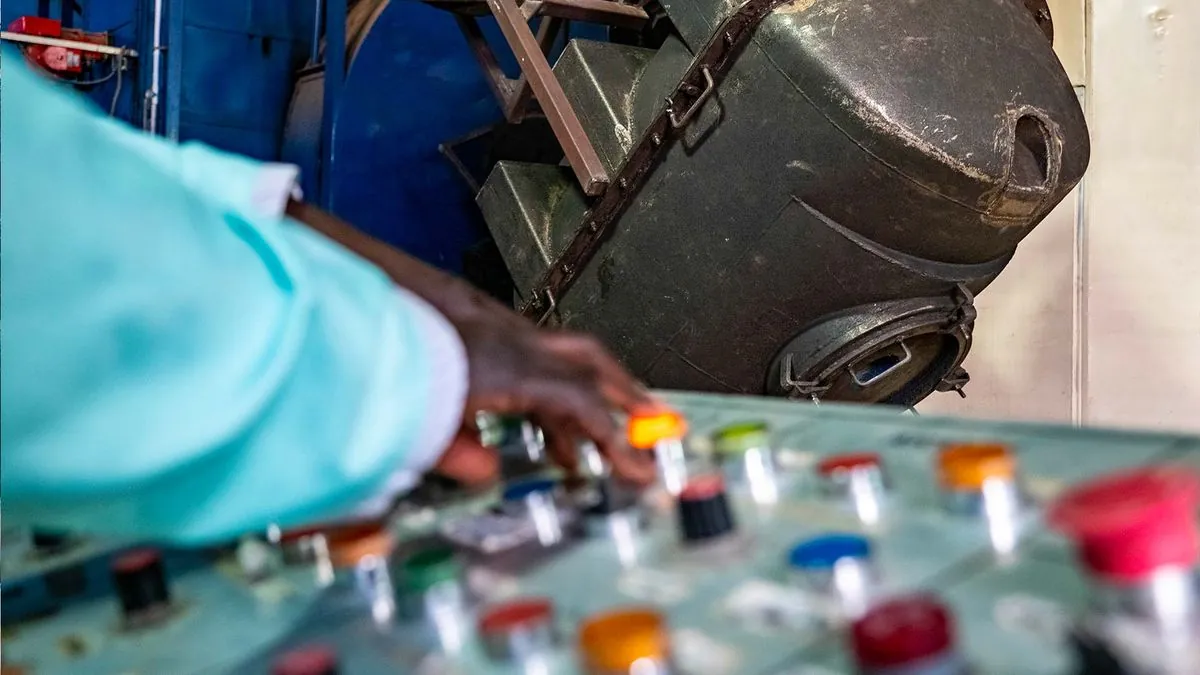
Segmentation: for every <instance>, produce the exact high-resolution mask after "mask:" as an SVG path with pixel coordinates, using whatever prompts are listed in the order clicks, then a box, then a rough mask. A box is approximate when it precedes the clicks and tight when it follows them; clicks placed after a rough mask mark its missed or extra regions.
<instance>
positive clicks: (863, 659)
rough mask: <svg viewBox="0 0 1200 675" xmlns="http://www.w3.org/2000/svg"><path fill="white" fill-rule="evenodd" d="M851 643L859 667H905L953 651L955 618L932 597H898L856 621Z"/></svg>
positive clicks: (852, 630)
mask: <svg viewBox="0 0 1200 675" xmlns="http://www.w3.org/2000/svg"><path fill="white" fill-rule="evenodd" d="M851 642H852V644H853V648H854V656H855V658H856V659H857V660H858V665H859V666H860V667H863V668H890V667H895V666H904V665H908V664H911V663H913V662H915V661H920V660H922V659H927V658H930V657H933V656H937V655H939V654H942V653H945V652H946V651H947V650H949V649H951V648H952V647H953V646H954V619H953V618H952V617H951V616H950V612H949V611H948V610H947V609H946V607H945V606H944V605H943V604H942V603H941V602H940V601H938V599H937V598H934V597H932V596H929V595H912V596H906V597H900V598H895V599H893V600H890V601H888V602H885V603H883V604H882V605H878V606H876V607H875V608H873V609H872V610H871V611H870V612H868V613H867V614H866V615H865V616H863V617H862V618H860V619H859V620H858V621H855V622H854V625H853V626H852V627H851Z"/></svg>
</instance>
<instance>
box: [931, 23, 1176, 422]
mask: <svg viewBox="0 0 1200 675" xmlns="http://www.w3.org/2000/svg"><path fill="white" fill-rule="evenodd" d="M1051 8H1052V11H1053V12H1054V19H1055V28H1056V31H1055V32H1056V40H1055V42H1056V45H1055V47H1056V50H1057V51H1058V53H1059V57H1060V58H1061V59H1062V61H1063V64H1064V66H1065V68H1066V70H1067V72H1068V74H1069V75H1071V78H1072V81H1073V82H1074V83H1075V84H1076V85H1078V86H1079V87H1080V89H1079V91H1080V93H1081V95H1082V96H1083V98H1084V100H1085V109H1086V111H1087V114H1088V119H1089V125H1090V129H1091V135H1092V161H1091V166H1090V168H1089V170H1088V173H1087V176H1086V177H1085V179H1084V183H1083V185H1082V194H1081V196H1080V197H1079V198H1076V199H1068V200H1066V201H1065V202H1064V203H1063V204H1062V205H1060V207H1059V208H1058V209H1057V210H1056V211H1055V213H1053V214H1052V215H1051V216H1050V217H1049V218H1047V219H1046V221H1045V222H1043V223H1042V224H1041V225H1040V226H1039V227H1038V229H1037V230H1035V231H1034V233H1033V234H1031V235H1030V236H1029V237H1028V238H1027V239H1026V240H1025V241H1024V242H1023V243H1022V244H1021V246H1020V248H1019V249H1018V251H1017V255H1016V257H1015V258H1014V259H1013V262H1012V263H1011V264H1010V266H1009V268H1008V269H1007V270H1006V271H1005V272H1004V274H1003V275H1001V277H1000V279H998V280H997V281H996V282H995V283H994V284H993V285H992V287H991V288H989V289H988V290H987V291H986V292H985V293H983V294H982V295H981V296H980V298H979V300H978V303H979V306H980V319H979V323H978V326H977V329H976V333H975V335H976V338H975V346H974V349H973V351H972V354H971V355H970V357H968V360H967V367H968V370H969V371H970V372H971V375H972V382H971V384H970V385H969V386H968V388H967V391H968V393H969V397H968V398H967V399H966V400H959V399H958V397H957V396H955V395H952V394H935V395H934V396H933V397H931V398H930V399H929V400H927V401H926V402H924V403H923V404H922V405H921V406H920V410H921V411H922V412H924V413H950V414H960V415H968V416H986V417H1004V418H1013V419H1037V420H1051V421H1064V422H1065V421H1074V422H1076V423H1083V424H1091V425H1103V426H1132V427H1150V428H1169V429H1177V430H1191V431H1200V2H1196V0H1160V1H1159V2H1150V1H1147V0H1087V3H1086V5H1085V0H1058V1H1057V2H1055V1H1052V2H1051Z"/></svg>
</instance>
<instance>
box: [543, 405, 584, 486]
mask: <svg viewBox="0 0 1200 675" xmlns="http://www.w3.org/2000/svg"><path fill="white" fill-rule="evenodd" d="M535 423H536V424H537V425H538V426H540V427H541V428H542V434H543V435H544V436H545V438H546V452H547V453H548V454H549V455H550V459H551V460H553V461H554V463H555V464H557V465H559V466H560V467H562V470H563V472H564V473H565V474H566V478H567V480H568V482H569V481H572V480H574V478H575V477H576V475H577V474H578V472H579V454H578V453H577V452H576V449H575V435H574V434H572V433H569V432H568V430H567V429H568V428H569V426H570V425H567V424H563V423H561V422H560V423H558V424H555V423H552V422H550V421H549V420H547V419H545V418H542V419H539V420H535Z"/></svg>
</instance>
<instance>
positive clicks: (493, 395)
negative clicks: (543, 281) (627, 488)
mask: <svg viewBox="0 0 1200 675" xmlns="http://www.w3.org/2000/svg"><path fill="white" fill-rule="evenodd" d="M510 317H513V318H516V321H512V320H510ZM450 320H451V322H452V323H453V324H454V325H455V328H456V329H458V332H459V335H460V336H461V337H462V340H463V345H464V347H465V348H466V352H467V360H468V372H469V383H468V393H467V403H466V408H465V410H464V415H463V418H464V425H463V428H462V429H461V430H460V432H459V434H458V436H457V437H456V438H455V440H454V442H453V443H452V444H451V446H450V448H449V449H448V450H447V451H446V453H445V454H444V455H443V456H442V459H441V460H440V461H439V462H438V464H437V466H436V467H435V471H437V472H438V473H441V474H443V475H447V476H449V477H451V478H455V479H457V480H459V481H461V482H464V483H468V484H476V483H482V482H486V481H488V480H491V479H492V478H494V477H495V474H496V472H497V470H498V468H499V467H498V465H499V461H498V458H497V457H496V456H495V453H494V452H493V451H491V450H489V449H485V448H484V447H483V446H482V445H481V443H480V441H479V433H478V430H477V429H475V425H474V420H475V416H476V414H477V413H479V412H489V413H495V414H500V415H520V416H523V417H526V418H528V419H530V421H532V422H533V423H534V424H537V425H538V426H539V427H541V429H542V432H543V434H544V436H545V439H546V448H547V451H548V453H549V455H550V457H551V458H552V459H553V460H554V461H555V462H556V463H557V464H559V465H560V466H561V467H562V468H563V469H564V470H566V471H567V473H568V475H573V474H574V472H575V470H576V469H577V464H578V456H577V452H576V447H577V445H576V444H577V443H578V442H579V441H581V440H590V441H592V442H594V443H595V444H596V448H597V449H598V450H599V451H600V453H601V455H603V456H604V457H605V458H606V459H607V460H608V461H609V463H610V465H611V466H612V469H613V472H614V473H615V474H616V475H618V476H620V477H622V478H624V479H625V480H628V481H630V482H633V483H636V484H644V483H646V482H649V481H650V480H652V479H653V477H654V467H653V464H652V463H651V462H650V461H649V460H648V459H646V458H644V457H641V456H639V455H637V454H634V453H632V452H630V450H629V448H628V447H627V445H626V443H625V439H624V434H623V433H622V430H621V429H620V428H619V427H618V425H617V424H616V422H615V421H614V420H613V417H612V411H614V410H620V411H623V412H625V413H630V414H632V413H634V412H637V411H642V410H649V409H654V408H657V407H660V404H657V403H656V402H655V401H654V399H653V398H651V397H650V395H649V394H648V393H647V392H646V391H645V389H643V388H642V387H641V386H640V385H639V384H638V383H637V382H636V381H635V380H634V379H633V378H632V377H631V376H630V375H629V374H628V373H627V372H626V371H625V369H624V368H622V367H621V366H620V365H619V364H618V363H617V361H616V359H614V358H613V357H612V355H611V354H609V352H608V351H607V350H606V349H604V347H603V346H601V345H600V343H599V342H598V341H596V340H595V339H594V338H591V337H588V336H585V335H581V334H578V333H569V332H551V331H545V330H539V329H537V328H536V327H534V326H533V324H531V323H529V322H528V321H525V320H524V319H521V318H519V317H517V316H516V314H515V313H513V312H512V311H511V310H505V313H504V314H501V315H493V313H492V312H491V311H486V312H469V313H460V314H459V315H458V316H457V317H450Z"/></svg>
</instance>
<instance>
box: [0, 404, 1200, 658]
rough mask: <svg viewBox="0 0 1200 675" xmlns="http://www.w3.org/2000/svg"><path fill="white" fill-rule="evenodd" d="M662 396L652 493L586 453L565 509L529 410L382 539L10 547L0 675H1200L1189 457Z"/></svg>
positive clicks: (415, 501) (1126, 445) (1077, 439)
mask: <svg viewBox="0 0 1200 675" xmlns="http://www.w3.org/2000/svg"><path fill="white" fill-rule="evenodd" d="M668 400H670V401H671V402H672V404H673V405H675V406H676V407H677V409H678V410H680V411H681V412H682V413H683V417H682V419H679V418H670V417H668V418H665V419H657V418H650V419H644V420H637V421H635V423H634V424H631V425H630V437H631V442H633V443H634V444H635V445H639V446H647V447H646V450H647V451H648V452H654V453H655V455H656V457H657V458H658V460H659V467H660V471H659V482H658V483H657V484H656V485H654V486H652V487H650V488H649V489H647V490H646V491H644V492H642V493H641V494H636V493H634V492H632V491H630V490H629V489H628V488H626V487H624V486H622V485H621V484H620V483H617V482H615V481H614V480H613V479H612V478H611V477H610V476H608V475H607V474H606V472H605V471H604V467H603V464H602V463H599V462H596V461H595V459H596V458H595V457H594V456H593V455H592V453H591V452H590V451H589V450H588V449H587V448H584V449H583V451H582V454H583V458H584V459H585V460H586V461H585V462H584V465H585V466H587V467H588V468H589V469H588V476H587V481H586V483H585V484H582V485H574V486H573V489H571V490H568V489H567V488H566V486H565V485H563V484H562V483H561V482H560V481H557V480H555V477H554V475H553V473H552V472H551V471H549V470H548V468H547V466H546V465H545V463H544V459H545V447H544V445H543V443H542V441H541V439H540V438H539V434H538V433H537V431H536V429H534V428H532V427H531V426H529V425H528V424H524V423H520V422H519V421H518V423H517V424H515V425H511V426H508V427H505V428H504V429H503V430H502V432H501V433H499V434H492V433H490V432H489V435H491V436H492V439H491V440H493V441H494V442H496V443H498V444H499V445H500V447H501V448H502V449H503V452H504V456H505V457H506V458H507V459H508V460H509V461H507V462H506V463H505V466H506V472H505V478H506V480H505V482H504V483H503V485H501V486H500V487H499V489H496V490H494V491H491V492H489V493H487V494H484V495H473V496H465V495H461V494H460V495H455V494H454V493H452V492H439V490H438V489H429V490H424V491H423V492H422V495H420V496H419V497H418V496H413V497H411V498H409V499H406V500H405V502H404V504H403V505H402V507H401V508H400V509H399V510H397V511H396V513H395V514H394V515H393V517H391V518H390V519H389V520H388V521H387V522H386V523H383V524H378V525H375V524H373V525H371V526H354V527H329V528H311V529H302V530H296V531H289V532H275V533H270V534H269V536H266V537H262V538H258V537H248V538H246V539H244V540H242V541H241V542H240V543H238V544H237V545H236V546H232V545H231V546H230V547H227V548H221V549H216V550H212V551H190V552H189V551H161V550H153V549H145V548H141V547H138V546H133V545H131V544H119V545H117V547H116V550H109V548H108V545H106V544H105V542H97V541H89V540H87V539H86V538H81V537H63V536H61V535H60V536H53V535H49V534H47V533H40V534H39V535H37V536H35V537H33V538H32V539H28V538H25V537H23V536H22V535H21V533H18V532H6V533H5V540H4V544H3V551H2V553H3V555H2V556H0V583H2V584H3V589H4V598H3V602H4V613H3V620H4V627H3V631H4V632H3V659H4V664H5V672H6V673H7V672H9V669H10V668H11V669H12V672H14V673H16V672H24V673H29V674H31V675H59V674H63V675H67V674H70V675H76V674H78V673H144V674H147V675H149V674H151V673H153V674H155V675H157V674H160V673H161V674H164V675H167V674H169V675H193V674H196V675H199V674H218V673H237V674H242V673H245V674H246V675H264V674H266V673H271V674H272V675H334V674H336V673H340V674H341V675H390V674H393V673H416V674H423V675H433V674H441V675H450V674H453V675H518V674H519V675H648V674H653V675H668V674H669V675H838V674H840V675H852V674H858V675H864V674H866V675H884V674H887V675H896V674H898V673H903V674H905V675H935V674H936V675H966V674H967V673H970V674H971V675H1017V674H1019V675H1195V673H1197V672H1200V592H1198V589H1197V588H1196V580H1197V577H1196V572H1197V563H1198V562H1200V520H1198V517H1200V512H1198V511H1197V497H1198V494H1197V490H1198V487H1200V438H1197V437H1184V436H1170V435H1164V434H1134V433H1120V432H1105V431H1101V430H1086V429H1085V430H1080V429H1072V428H1068V427H1054V426H1045V425H1024V424H1005V423H984V422H967V421H962V420H939V419H934V418H925V417H920V418H919V417H913V416H908V415H896V414H894V413H893V412H891V411H890V410H887V409H871V408H863V407H861V406H859V407H854V408H851V407H846V406H838V405H827V406H820V407H816V406H797V405H794V404H792V403H789V402H787V401H783V400H771V399H766V398H762V397H732V396H714V395H710V394H672V395H669V396H668ZM649 446H652V447H649ZM420 502H424V503H425V504H426V506H421V505H420ZM435 506H436V508H434V507H435Z"/></svg>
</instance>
